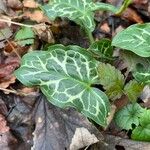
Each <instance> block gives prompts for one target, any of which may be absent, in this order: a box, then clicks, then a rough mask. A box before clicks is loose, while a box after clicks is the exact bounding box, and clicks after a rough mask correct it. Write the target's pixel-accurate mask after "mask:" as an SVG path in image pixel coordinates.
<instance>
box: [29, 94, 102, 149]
mask: <svg viewBox="0 0 150 150" xmlns="http://www.w3.org/2000/svg"><path fill="white" fill-rule="evenodd" d="M35 123H36V124H35V131H34V132H33V135H34V138H33V147H32V149H33V150H65V149H69V147H70V148H73V145H74V144H73V143H72V142H73V141H74V140H75V137H77V136H79V137H80V138H82V143H78V148H83V146H89V143H90V145H91V144H93V143H95V142H97V141H98V140H102V139H103V138H102V135H101V134H100V132H99V131H98V130H97V129H96V128H95V127H94V126H93V125H92V124H91V123H90V122H89V121H88V120H87V119H86V118H85V117H83V116H82V115H81V114H80V113H78V112H77V111H75V110H73V109H65V110H63V109H60V108H58V107H55V106H54V105H52V104H50V103H48V102H47V99H46V98H45V97H43V96H42V97H41V98H40V99H39V101H38V103H37V106H36V109H35ZM82 131H83V133H84V136H82V135H81V132H82ZM87 136H88V137H87ZM87 138H89V141H87ZM76 140H79V141H80V140H81V139H76ZM83 141H84V142H85V143H84V144H83ZM71 143H72V144H71Z"/></svg>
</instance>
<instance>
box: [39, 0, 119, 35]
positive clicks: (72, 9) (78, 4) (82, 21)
mask: <svg viewBox="0 0 150 150" xmlns="http://www.w3.org/2000/svg"><path fill="white" fill-rule="evenodd" d="M41 8H42V9H43V10H44V12H45V13H46V15H47V16H48V17H49V18H50V19H53V20H54V19H55V18H56V17H67V18H69V19H70V20H72V21H75V22H76V23H77V24H79V25H80V26H82V27H84V28H86V29H88V30H90V31H91V32H92V31H93V30H94V28H95V23H94V12H93V11H95V10H108V11H112V12H114V13H116V12H117V10H118V9H117V8H116V7H114V6H112V5H109V4H105V3H99V2H97V3H94V2H93V1H92V0H53V1H52V2H51V1H50V2H49V4H48V5H45V6H42V7H41Z"/></svg>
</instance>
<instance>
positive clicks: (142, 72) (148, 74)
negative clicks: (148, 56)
mask: <svg viewBox="0 0 150 150" xmlns="http://www.w3.org/2000/svg"><path fill="white" fill-rule="evenodd" d="M149 63H150V62H149ZM133 76H134V78H135V79H136V80H137V81H139V82H142V83H144V84H150V66H148V67H147V68H146V67H145V66H144V65H142V64H137V66H136V70H135V72H134V73H133Z"/></svg>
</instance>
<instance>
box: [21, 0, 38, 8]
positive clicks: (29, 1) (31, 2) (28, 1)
mask: <svg viewBox="0 0 150 150" xmlns="http://www.w3.org/2000/svg"><path fill="white" fill-rule="evenodd" d="M23 6H24V7H27V8H38V7H39V4H38V3H37V2H35V0H24V1H23Z"/></svg>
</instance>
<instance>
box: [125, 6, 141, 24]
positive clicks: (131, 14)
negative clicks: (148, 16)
mask: <svg viewBox="0 0 150 150" xmlns="http://www.w3.org/2000/svg"><path fill="white" fill-rule="evenodd" d="M122 17H123V18H125V19H127V20H129V21H132V22H135V23H143V20H142V18H141V17H140V15H138V14H137V12H136V11H135V10H133V9H131V8H127V9H126V10H125V11H124V12H123V14H122Z"/></svg>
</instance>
